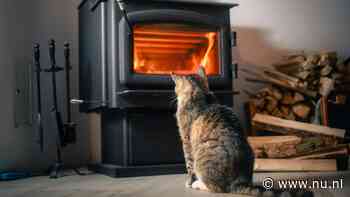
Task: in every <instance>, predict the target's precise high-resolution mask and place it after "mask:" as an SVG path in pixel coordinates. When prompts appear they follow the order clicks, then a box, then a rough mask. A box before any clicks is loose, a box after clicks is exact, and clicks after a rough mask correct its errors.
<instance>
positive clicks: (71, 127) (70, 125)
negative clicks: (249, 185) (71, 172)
mask: <svg viewBox="0 0 350 197" xmlns="http://www.w3.org/2000/svg"><path fill="white" fill-rule="evenodd" d="M33 56H34V65H35V66H36V70H35V72H36V77H37V84H36V85H37V105H38V109H37V110H38V114H37V124H38V135H37V136H38V139H37V142H38V143H39V145H40V149H41V151H43V150H44V128H43V124H42V102H41V84H40V83H41V81H40V73H41V72H45V73H51V77H52V94H53V108H52V110H51V114H52V116H53V118H54V120H55V122H56V129H57V134H56V161H55V163H54V165H52V166H51V168H50V178H59V177H61V176H63V174H62V170H63V162H62V153H61V150H62V148H64V147H66V146H67V145H68V144H72V143H74V142H75V141H76V124H75V123H74V122H72V120H71V114H72V111H71V106H70V75H69V72H70V70H71V65H70V48H69V44H68V43H65V44H64V57H65V59H64V60H65V67H64V68H62V67H59V66H57V65H56V58H55V41H54V40H50V41H49V57H50V68H48V69H42V68H41V67H40V46H39V44H35V46H34V54H33ZM63 70H65V72H66V110H67V120H66V122H65V123H63V119H62V114H61V112H60V111H59V109H58V103H57V100H58V96H57V83H56V73H58V72H60V71H63ZM77 173H78V172H77ZM78 174H79V173H78Z"/></svg>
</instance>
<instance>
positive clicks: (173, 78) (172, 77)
mask: <svg viewBox="0 0 350 197" xmlns="http://www.w3.org/2000/svg"><path fill="white" fill-rule="evenodd" d="M170 77H171V79H172V80H173V81H174V82H175V80H176V76H175V75H174V73H173V72H171V73H170Z"/></svg>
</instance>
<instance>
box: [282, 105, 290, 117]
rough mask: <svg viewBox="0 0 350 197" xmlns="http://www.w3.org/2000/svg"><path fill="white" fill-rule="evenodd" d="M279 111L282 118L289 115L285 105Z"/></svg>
mask: <svg viewBox="0 0 350 197" xmlns="http://www.w3.org/2000/svg"><path fill="white" fill-rule="evenodd" d="M280 111H281V113H282V114H283V117H287V116H288V115H289V113H290V110H289V107H288V106H286V105H282V106H281V107H280Z"/></svg>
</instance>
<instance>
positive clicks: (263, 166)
mask: <svg viewBox="0 0 350 197" xmlns="http://www.w3.org/2000/svg"><path fill="white" fill-rule="evenodd" d="M336 170H337V161H336V160H335V159H308V160H296V159H255V164H254V171H258V172H259V171H265V172H275V171H279V172H280V171H287V172H292V171H294V172H296V171H310V172H312V171H315V172H320V171H336Z"/></svg>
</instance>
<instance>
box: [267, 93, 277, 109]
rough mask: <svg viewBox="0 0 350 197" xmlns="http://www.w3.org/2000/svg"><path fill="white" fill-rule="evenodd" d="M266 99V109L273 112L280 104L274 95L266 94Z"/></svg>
mask: <svg viewBox="0 0 350 197" xmlns="http://www.w3.org/2000/svg"><path fill="white" fill-rule="evenodd" d="M265 100H266V102H267V103H266V107H265V108H266V110H267V111H268V112H273V111H274V110H275V109H276V108H277V105H278V101H277V99H275V98H274V97H272V96H266V97H265Z"/></svg>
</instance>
